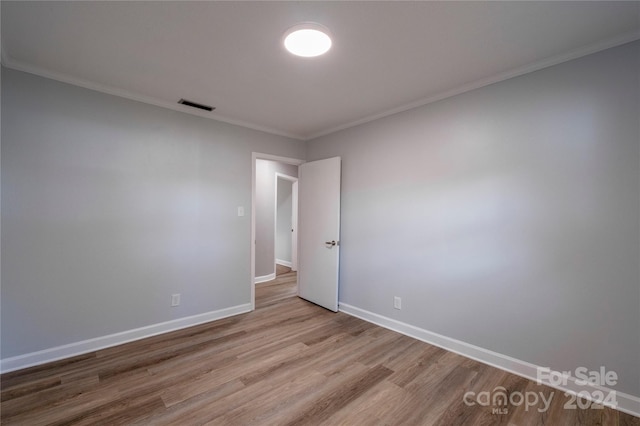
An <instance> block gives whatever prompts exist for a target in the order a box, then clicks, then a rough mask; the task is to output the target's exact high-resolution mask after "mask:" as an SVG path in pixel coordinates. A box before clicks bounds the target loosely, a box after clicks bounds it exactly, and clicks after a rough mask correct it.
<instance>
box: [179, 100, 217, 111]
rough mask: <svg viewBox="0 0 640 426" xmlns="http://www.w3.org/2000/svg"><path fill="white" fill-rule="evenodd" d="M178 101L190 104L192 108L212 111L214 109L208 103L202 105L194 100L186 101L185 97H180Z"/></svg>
mask: <svg viewBox="0 0 640 426" xmlns="http://www.w3.org/2000/svg"><path fill="white" fill-rule="evenodd" d="M178 103H179V104H182V105H186V106H190V107H192V108H198V109H203V110H205V111H213V110H214V109H215V108H214V107H210V106H209V105H202V104H199V103H196V102H191V101H188V100H186V99H180V100H179V101H178Z"/></svg>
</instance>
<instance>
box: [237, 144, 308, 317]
mask: <svg viewBox="0 0 640 426" xmlns="http://www.w3.org/2000/svg"><path fill="white" fill-rule="evenodd" d="M256 160H270V161H277V162H279V163H284V164H291V165H294V166H299V165H300V164H303V163H305V160H300V159H299V158H290V157H281V156H278V155H271V154H264V153H261V152H252V153H251V240H249V244H250V252H251V276H250V279H249V287H250V288H251V310H252V311H253V310H255V309H256V285H255V279H256Z"/></svg>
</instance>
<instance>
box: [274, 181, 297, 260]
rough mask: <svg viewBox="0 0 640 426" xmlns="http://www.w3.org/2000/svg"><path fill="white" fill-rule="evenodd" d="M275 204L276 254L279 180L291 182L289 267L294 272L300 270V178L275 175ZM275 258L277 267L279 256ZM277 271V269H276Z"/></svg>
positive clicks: (275, 243)
mask: <svg viewBox="0 0 640 426" xmlns="http://www.w3.org/2000/svg"><path fill="white" fill-rule="evenodd" d="M275 175H276V177H275V185H274V187H275V198H276V199H275V203H274V212H273V220H274V225H273V234H274V235H273V244H274V247H273V253H274V254H275V253H276V251H277V250H276V249H277V245H278V244H277V242H278V179H282V180H286V181H288V182H291V265H289V267H290V268H291V270H292V271H297V270H298V255H297V253H296V251H297V250H298V247H297V245H298V244H297V242H298V215H297V210H298V194H297V192H298V185H297V183H298V178H297V177H294V176H289V175H286V174H284V173H279V172H276V173H275ZM274 257H275V265H277V264H278V256H277V255H276V256H274ZM275 265H274V268H276V269H277V266H275ZM274 270H275V269H274Z"/></svg>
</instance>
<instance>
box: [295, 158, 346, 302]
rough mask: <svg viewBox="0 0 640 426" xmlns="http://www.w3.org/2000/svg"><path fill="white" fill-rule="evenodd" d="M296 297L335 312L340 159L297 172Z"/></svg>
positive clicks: (314, 163)
mask: <svg viewBox="0 0 640 426" xmlns="http://www.w3.org/2000/svg"><path fill="white" fill-rule="evenodd" d="M298 186H299V188H298V189H299V191H298V237H299V240H298V241H299V243H298V295H299V296H300V297H302V298H303V299H306V300H308V301H310V302H313V303H315V304H317V305H320V306H323V307H325V308H327V309H329V310H332V311H334V312H337V311H338V261H339V257H340V256H339V254H340V244H339V243H340V157H334V158H329V159H326V160H319V161H312V162H309V163H304V164H302V165H301V166H300V168H299V171H298Z"/></svg>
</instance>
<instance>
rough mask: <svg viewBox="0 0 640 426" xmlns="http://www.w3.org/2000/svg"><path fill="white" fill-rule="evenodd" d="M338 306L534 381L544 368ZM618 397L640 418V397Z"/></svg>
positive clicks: (571, 381) (589, 388) (570, 386)
mask: <svg viewBox="0 0 640 426" xmlns="http://www.w3.org/2000/svg"><path fill="white" fill-rule="evenodd" d="M338 309H339V310H340V311H341V312H344V313H345V314H349V315H351V316H354V317H356V318H360V319H362V320H365V321H368V322H371V323H373V324H376V325H379V326H381V327H384V328H388V329H389V330H393V331H397V332H398V333H401V334H404V335H406V336H409V337H413V338H414V339H417V340H421V341H423V342H426V343H429V344H432V345H434V346H438V347H440V348H443V349H446V350H448V351H451V352H455V353H457V354H459V355H462V356H464V357H467V358H471V359H473V360H476V361H479V362H481V363H483V364H487V365H490V366H492V367H496V368H499V369H501V370H504V371H507V372H509V373H513V374H516V375H518V376H521V377H524V378H526V379H529V380H533V381H534V382H536V381H537V379H538V369H539V368H541V367H540V366H538V365H535V364H531V363H528V362H526V361H522V360H519V359H516V358H512V357H509V356H507V355H503V354H500V353H497V352H493V351H490V350H488V349H484V348H481V347H479V346H475V345H471V344H469V343H465V342H462V341H460V340H456V339H452V338H450V337H447V336H443V335H441V334H437V333H433V332H431V331H428V330H424V329H422V328H418V327H415V326H413V325H410V324H407V323H404V322H401V321H397V320H395V319H393V318H388V317H385V316H382V315H378V314H376V313H373V312H370V311H366V310H364V309H360V308H357V307H355V306H351V305H348V304H346V303H340V304H339V308H338ZM543 384H545V385H547V386H550V387H552V388H555V389H558V390H560V391H563V392H567V393H570V394H573V395H577V394H578V393H579V392H581V391H586V394H581V396H587V395H591V392H593V391H594V390H600V391H602V392H604V394H605V395H607V394H608V393H609V392H613V391H615V390H614V389H610V388H606V387H603V386H594V385H579V384H578V383H576V379H575V378H574V377H569V378H568V382H567V385H566V386H557V385H555V384H552V383H549V382H548V381H543ZM615 396H616V399H617V403H618V405H617V407H614V408H616V409H618V410H620V411H623V412H625V413H628V414H631V415H634V416H638V417H640V398H639V397H637V396H634V395H629V394H626V393H624V392H620V391H615ZM588 399H590V398H588Z"/></svg>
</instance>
